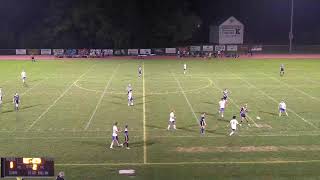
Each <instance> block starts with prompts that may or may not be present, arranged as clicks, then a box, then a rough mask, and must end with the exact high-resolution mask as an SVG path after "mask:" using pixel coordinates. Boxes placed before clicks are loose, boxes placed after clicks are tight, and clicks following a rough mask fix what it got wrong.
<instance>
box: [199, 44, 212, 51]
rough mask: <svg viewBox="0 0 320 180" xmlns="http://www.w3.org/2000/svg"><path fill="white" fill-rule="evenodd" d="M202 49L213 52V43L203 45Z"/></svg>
mask: <svg viewBox="0 0 320 180" xmlns="http://www.w3.org/2000/svg"><path fill="white" fill-rule="evenodd" d="M202 51H205V52H211V51H213V46H212V45H209V46H202Z"/></svg>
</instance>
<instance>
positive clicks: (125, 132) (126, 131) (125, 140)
mask: <svg viewBox="0 0 320 180" xmlns="http://www.w3.org/2000/svg"><path fill="white" fill-rule="evenodd" d="M123 145H126V149H130V148H129V132H128V125H126V126H125V128H124V143H123Z"/></svg>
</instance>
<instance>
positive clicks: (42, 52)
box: [40, 49, 52, 55]
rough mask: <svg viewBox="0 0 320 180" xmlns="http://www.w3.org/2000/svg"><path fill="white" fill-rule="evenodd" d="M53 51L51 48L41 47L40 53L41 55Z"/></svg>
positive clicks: (49, 53)
mask: <svg viewBox="0 0 320 180" xmlns="http://www.w3.org/2000/svg"><path fill="white" fill-rule="evenodd" d="M51 53H52V51H51V49H41V50H40V54H41V55H51Z"/></svg>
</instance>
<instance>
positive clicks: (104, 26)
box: [0, 0, 320, 48]
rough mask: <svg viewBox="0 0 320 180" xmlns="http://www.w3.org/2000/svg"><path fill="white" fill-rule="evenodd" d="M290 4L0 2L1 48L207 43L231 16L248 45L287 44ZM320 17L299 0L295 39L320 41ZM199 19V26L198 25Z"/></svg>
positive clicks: (273, 0) (260, 0)
mask: <svg viewBox="0 0 320 180" xmlns="http://www.w3.org/2000/svg"><path fill="white" fill-rule="evenodd" d="M290 3H291V0H188V1H183V0H176V1H174V0H154V1H152V0H127V1H125V0H110V1H106V0H90V1H89V0H87V1H86V0H28V1H27V0H1V6H0V17H1V21H2V24H1V26H0V42H1V43H0V48H20V47H23V48H54V47H63V46H72V47H101V48H102V47H120V46H121V47H123V48H128V47H147V46H158V47H159V46H161V47H169V46H177V45H182V44H199V43H207V42H208V41H209V35H208V32H209V25H210V24H214V25H215V24H216V23H217V22H222V21H223V20H225V19H227V18H228V17H230V16H234V17H236V18H237V19H238V20H240V21H241V22H242V23H243V24H244V25H245V35H244V36H245V37H244V42H245V43H256V44H287V43H288V32H289V28H290ZM177 12H181V13H177ZM191 16H192V17H191ZM319 20H320V1H319V0H295V9H294V35H295V39H294V42H295V43H297V44H319V43H320V35H319V34H320V33H319V32H320V23H318V22H319ZM198 23H199V24H201V26H200V28H196V24H198ZM180 31H181V32H180ZM44 46H45V47H44Z"/></svg>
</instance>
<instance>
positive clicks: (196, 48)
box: [190, 46, 201, 52]
mask: <svg viewBox="0 0 320 180" xmlns="http://www.w3.org/2000/svg"><path fill="white" fill-rule="evenodd" d="M200 50H201V46H190V51H191V52H196V51H200Z"/></svg>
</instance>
